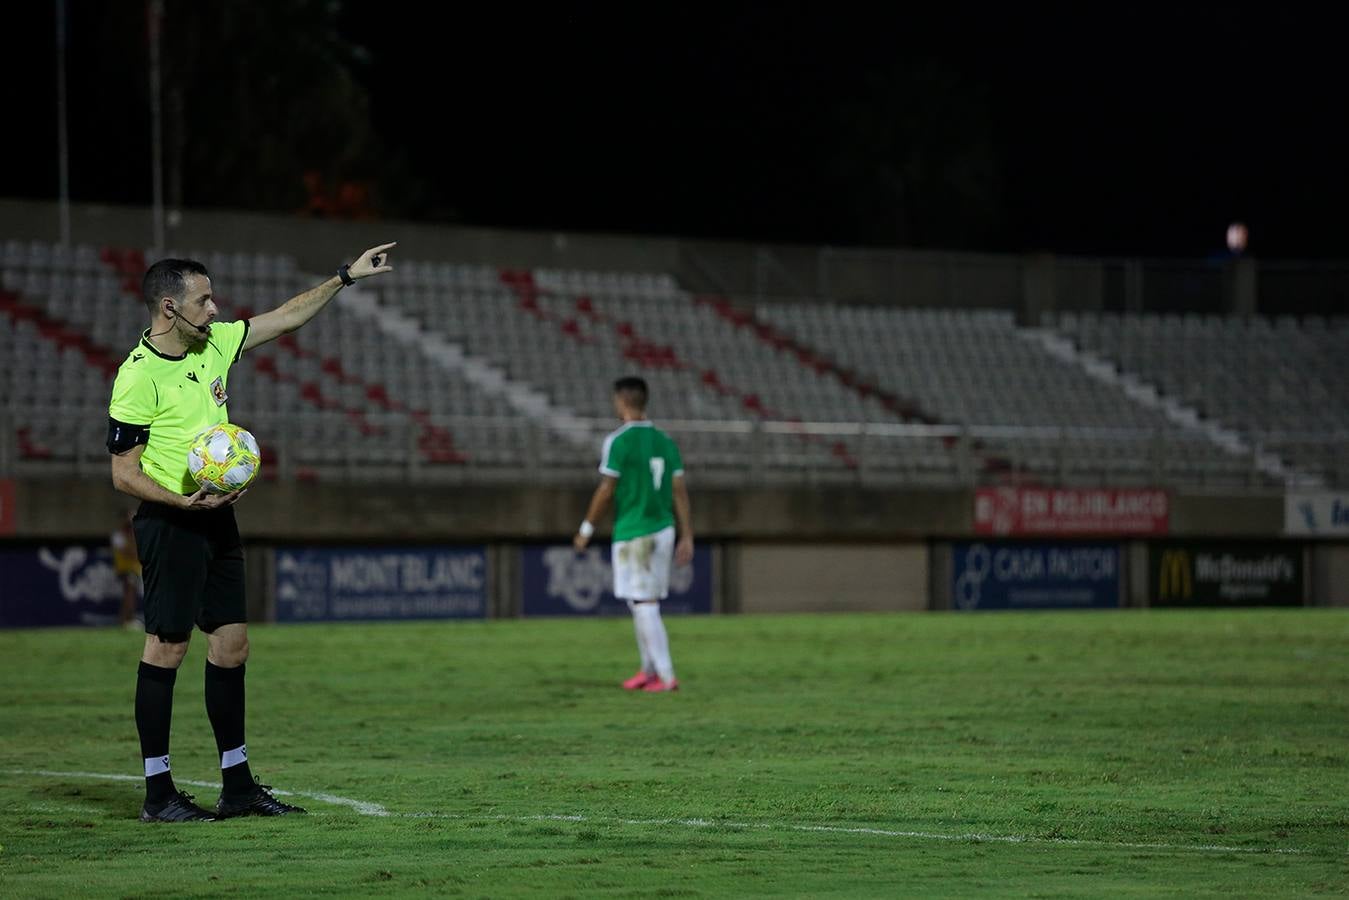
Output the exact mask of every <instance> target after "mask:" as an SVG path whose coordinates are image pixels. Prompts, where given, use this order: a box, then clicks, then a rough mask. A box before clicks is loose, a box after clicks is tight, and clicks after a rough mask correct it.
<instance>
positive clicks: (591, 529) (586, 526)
mask: <svg viewBox="0 0 1349 900" xmlns="http://www.w3.org/2000/svg"><path fill="white" fill-rule="evenodd" d="M576 533H577V534H579V535H580V536H581V537H583V538H588V537H590V536H591V535H592V534H594V533H595V526H594V525H591V524H590V520H589V519H587V520H586V521H584V522H582V523H581V527H580V528H578V529H576Z"/></svg>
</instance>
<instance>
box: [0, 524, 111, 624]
mask: <svg viewBox="0 0 1349 900" xmlns="http://www.w3.org/2000/svg"><path fill="white" fill-rule="evenodd" d="M0 585H3V587H0V628H28V627H32V626H38V625H116V624H117V611H118V608H119V607H120V606H121V604H122V583H121V581H120V580H118V577H117V573H116V572H114V571H113V567H112V549H111V548H109V547H107V546H106V545H100V544H47V545H43V546H37V547H5V548H0Z"/></svg>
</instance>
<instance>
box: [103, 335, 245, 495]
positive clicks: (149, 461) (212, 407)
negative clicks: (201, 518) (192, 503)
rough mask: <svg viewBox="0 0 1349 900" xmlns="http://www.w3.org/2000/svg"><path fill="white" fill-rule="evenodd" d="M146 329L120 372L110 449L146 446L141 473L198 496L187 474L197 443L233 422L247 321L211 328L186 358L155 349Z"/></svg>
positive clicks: (112, 405)
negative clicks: (232, 387)
mask: <svg viewBox="0 0 1349 900" xmlns="http://www.w3.org/2000/svg"><path fill="white" fill-rule="evenodd" d="M148 334H149V330H148V329H147V330H146V332H145V333H144V334H142V335H141V340H140V343H139V344H137V345H136V346H135V348H134V349H133V350H132V351H131V352H130V353H129V354H128V355H127V358H126V360H125V361H124V362H123V363H122V365H121V366H120V367H119V368H118V369H117V380H116V381H114V382H113V385H112V402H111V403H109V404H108V418H109V419H111V420H112V421H111V422H110V423H109V429H110V435H114V436H115V435H119V434H121V435H122V437H121V439H120V440H115V439H114V437H110V438H109V447H110V448H112V447H113V446H114V444H116V445H118V446H128V439H127V438H126V437H125V435H126V434H136V435H138V437H137V438H135V439H133V440H132V441H131V442H130V443H131V445H134V444H135V443H144V444H145V452H144V453H143V454H141V471H143V472H144V473H145V474H146V475H148V476H150V478H151V479H152V480H153V481H154V482H155V483H156V484H158V485H160V486H162V487H164V488H166V489H168V490H170V491H173V492H174V493H175V494H193V493H196V491H197V483H196V482H195V481H193V480H192V476H191V475H190V474H189V473H188V471H187V451H188V449H189V448H191V446H192V439H193V438H195V437H196V436H197V435H198V434H200V433H201V432H202V431H204V430H205V429H207V428H209V427H211V426H212V425H219V424H222V423H224V422H228V421H229V413H228V411H227V410H226V408H225V401H226V400H228V399H229V394H228V393H227V390H226V389H227V386H228V384H229V371H230V366H231V365H233V364H234V363H236V362H238V360H239V357H240V356H241V355H242V354H243V352H244V340H245V339H246V338H247V337H248V321H247V320H242V321H239V322H221V323H216V324H212V325H211V334H210V336H209V337H208V338H207V339H206V343H204V344H201V345H200V346H197V347H193V348H192V349H191V350H188V351H187V352H186V353H184V354H183V355H181V356H167V355H165V354H163V353H161V352H160V351H159V350H157V349H156V348H155V346H154V345H153V344H151V343H150V341H149V338H148V337H147V335H148Z"/></svg>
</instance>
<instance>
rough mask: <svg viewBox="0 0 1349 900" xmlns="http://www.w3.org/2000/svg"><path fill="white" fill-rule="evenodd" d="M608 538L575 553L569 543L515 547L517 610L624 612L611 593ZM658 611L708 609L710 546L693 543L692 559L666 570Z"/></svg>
mask: <svg viewBox="0 0 1349 900" xmlns="http://www.w3.org/2000/svg"><path fill="white" fill-rule="evenodd" d="M609 559H610V553H609V545H608V544H591V545H590V546H589V547H587V548H586V550H585V552H584V553H577V552H576V551H575V550H574V549H573V548H572V546H571V544H530V545H526V546H524V547H521V548H520V570H521V571H520V591H521V597H520V612H521V613H522V614H523V615H526V616H613V615H620V614H621V615H627V614H628V605H627V604H626V603H624V602H623V601H622V600H619V599H617V598H615V597H614V570H613V566H612V565H610V563H609ZM660 611H661V613H662V614H667V613H673V614H675V615H679V614H683V613H710V612H711V611H712V548H711V547H709V546H707V545H706V544H698V545H696V546H695V547H694V550H693V562H692V563H691V564H690V565H687V566H675V567H674V569H673V570H672V571H671V572H670V596H669V597H667V598H666V599H665V600H662V601H661V604H660Z"/></svg>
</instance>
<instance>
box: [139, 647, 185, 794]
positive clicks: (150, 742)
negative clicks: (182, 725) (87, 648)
mask: <svg viewBox="0 0 1349 900" xmlns="http://www.w3.org/2000/svg"><path fill="white" fill-rule="evenodd" d="M177 678H178V670H177V669H164V668H161V667H159V666H152V665H150V664H149V663H148V662H142V663H141V665H140V670H139V672H138V673H137V677H136V732H137V733H138V734H139V735H140V739H141V756H142V757H143V758H144V759H147V760H149V759H153V760H158V759H163V761H164V762H163V766H164V770H163V771H162V772H158V773H157V774H154V775H147V776H146V778H145V802H146V803H147V804H151V805H154V804H160V803H163V802H164V801H165V800H168V799H169V798H170V797H172V796H173V795H174V793H176V791H175V789H174V786H173V775H172V774H171V773H170V772H169V770H168V756H169V723H170V722H171V721H172V720H173V683H174V681H175V680H177Z"/></svg>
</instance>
